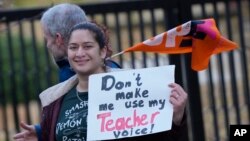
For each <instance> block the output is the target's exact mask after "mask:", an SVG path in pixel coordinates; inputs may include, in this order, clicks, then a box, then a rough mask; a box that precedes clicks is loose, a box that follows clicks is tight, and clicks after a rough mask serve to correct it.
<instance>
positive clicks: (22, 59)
mask: <svg viewBox="0 0 250 141" xmlns="http://www.w3.org/2000/svg"><path fill="white" fill-rule="evenodd" d="M23 38H24V40H23V44H22V43H21V37H20V36H18V35H15V34H13V35H11V38H10V39H8V38H7V34H6V35H5V34H1V35H0V56H1V57H0V59H1V60H0V62H1V67H0V72H1V74H0V75H1V77H0V78H1V79H2V80H1V83H2V84H1V86H2V87H0V88H1V89H3V90H2V91H3V92H4V93H3V95H4V96H5V98H6V101H7V102H10V101H13V98H14V96H16V98H17V101H18V102H24V101H26V100H30V99H37V98H38V94H39V93H40V92H41V91H42V90H44V89H46V88H47V87H49V86H50V85H52V84H55V83H57V82H58V78H57V76H58V74H57V68H56V66H55V65H54V64H52V63H51V62H52V61H51V58H50V56H49V55H48V53H47V50H46V47H45V45H44V43H43V42H36V43H34V42H33V41H32V39H31V38H27V37H23Z"/></svg>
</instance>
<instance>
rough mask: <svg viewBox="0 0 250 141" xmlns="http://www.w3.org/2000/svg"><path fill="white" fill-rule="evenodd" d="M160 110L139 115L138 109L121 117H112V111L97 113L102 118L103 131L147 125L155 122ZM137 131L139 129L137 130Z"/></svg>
mask: <svg viewBox="0 0 250 141" xmlns="http://www.w3.org/2000/svg"><path fill="white" fill-rule="evenodd" d="M159 114H160V112H154V113H153V114H151V116H148V115H147V114H142V115H138V114H137V111H136V109H135V110H134V112H133V116H131V117H120V118H117V119H112V117H111V112H107V113H102V114H98V115H97V119H101V132H105V131H114V130H126V129H130V128H134V127H138V126H146V125H148V124H149V123H150V124H153V123H154V122H155V118H156V116H157V115H159ZM136 132H137V131H136Z"/></svg>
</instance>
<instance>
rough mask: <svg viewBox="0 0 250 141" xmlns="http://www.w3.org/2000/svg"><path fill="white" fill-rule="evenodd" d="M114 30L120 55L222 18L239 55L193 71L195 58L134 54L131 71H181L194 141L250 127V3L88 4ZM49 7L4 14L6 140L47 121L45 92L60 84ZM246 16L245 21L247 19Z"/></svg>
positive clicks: (143, 0) (0, 91) (0, 114)
mask: <svg viewBox="0 0 250 141" xmlns="http://www.w3.org/2000/svg"><path fill="white" fill-rule="evenodd" d="M80 6H81V7H82V8H83V9H84V10H85V11H86V13H87V14H88V16H89V17H90V18H91V19H95V20H96V21H97V22H98V23H101V24H103V25H106V26H107V27H108V28H109V29H110V36H111V44H112V47H113V49H114V52H115V53H116V52H120V51H122V50H123V49H125V48H127V47H130V46H132V45H134V44H135V43H138V42H141V41H143V40H145V39H148V38H150V37H153V36H154V35H157V34H159V33H162V32H164V31H167V30H169V29H171V28H173V27H175V26H177V25H180V24H182V23H184V22H187V21H189V20H194V19H204V18H210V17H212V18H214V19H215V20H216V23H217V25H218V27H219V30H220V31H221V33H222V35H223V36H225V37H227V38H229V39H231V40H233V41H235V42H237V43H238V45H239V49H237V50H234V51H231V52H224V53H222V54H218V55H214V56H213V57H212V58H211V60H210V64H209V68H208V69H207V70H205V71H201V72H198V73H197V72H194V71H192V70H191V68H190V66H191V65H190V58H191V57H190V54H184V55H164V54H153V53H126V54H124V55H120V56H118V57H117V58H114V60H115V61H117V62H118V63H119V64H121V66H122V67H123V68H144V67H153V66H160V65H167V64H175V65H176V81H177V83H179V84H181V85H183V86H184V88H185V89H186V91H187V92H188V94H189V102H188V107H187V114H188V128H189V130H188V132H187V133H188V136H189V138H188V139H187V140H193V141H203V140H204V141H205V140H209V141H210V140H216V141H221V140H222V141H224V140H229V125H231V124H249V123H250V92H249V88H250V85H249V79H250V76H249V73H250V65H249V63H247V61H250V47H249V46H250V43H249V42H250V34H249V33H250V32H249V31H250V11H249V6H250V2H249V0H237V1H234V0H217V1H215V0H185V1H181V0H175V1H164V0H132V1H116V2H109V3H100V4H91V5H80ZM45 9H46V8H37V9H23V10H9V11H0V20H1V23H0V32H1V34H0V141H2V140H7V141H8V140H11V136H12V135H13V134H15V133H16V132H19V131H20V128H19V125H18V123H20V121H26V122H28V123H30V124H34V123H38V122H39V114H40V105H39V100H38V94H39V93H40V92H41V91H42V90H44V89H46V88H47V87H49V86H51V85H53V84H56V83H57V82H58V80H57V79H58V78H57V68H56V67H55V64H53V62H52V61H51V59H50V55H49V53H48V52H47V50H46V47H45V42H44V40H43V35H42V32H41V27H40V24H39V18H40V15H41V13H42V12H43V11H44V10H45ZM243 17H244V18H243Z"/></svg>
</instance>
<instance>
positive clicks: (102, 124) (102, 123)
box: [97, 112, 111, 132]
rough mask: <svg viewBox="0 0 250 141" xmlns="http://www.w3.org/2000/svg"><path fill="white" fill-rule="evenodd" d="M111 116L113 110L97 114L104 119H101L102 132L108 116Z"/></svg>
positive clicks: (98, 117)
mask: <svg viewBox="0 0 250 141" xmlns="http://www.w3.org/2000/svg"><path fill="white" fill-rule="evenodd" d="M110 116H111V112H108V113H103V114H98V115H97V119H100V118H101V119H102V121H101V132H104V124H105V119H106V117H110Z"/></svg>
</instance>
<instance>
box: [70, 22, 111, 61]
mask: <svg viewBox="0 0 250 141" xmlns="http://www.w3.org/2000/svg"><path fill="white" fill-rule="evenodd" d="M81 29H85V30H89V31H91V32H93V33H94V38H95V39H96V41H97V42H98V44H99V46H100V48H103V47H105V46H106V47H107V57H110V56H111V55H112V50H111V46H110V44H109V36H108V30H107V28H106V27H104V26H101V25H98V24H97V23H95V22H82V23H79V24H77V25H75V26H73V27H72V28H71V30H70V32H69V36H71V34H72V32H73V31H75V30H81Z"/></svg>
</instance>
